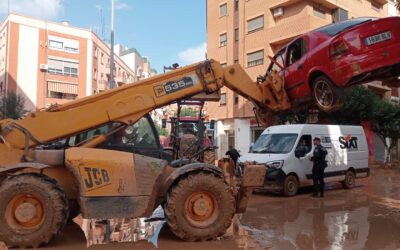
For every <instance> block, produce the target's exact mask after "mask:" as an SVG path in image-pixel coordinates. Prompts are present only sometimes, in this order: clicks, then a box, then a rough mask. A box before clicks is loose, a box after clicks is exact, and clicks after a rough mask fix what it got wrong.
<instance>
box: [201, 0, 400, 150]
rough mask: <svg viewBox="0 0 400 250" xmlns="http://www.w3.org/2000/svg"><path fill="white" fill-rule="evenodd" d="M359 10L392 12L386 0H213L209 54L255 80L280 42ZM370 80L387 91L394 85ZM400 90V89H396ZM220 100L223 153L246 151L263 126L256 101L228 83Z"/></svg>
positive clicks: (216, 106) (215, 108)
mask: <svg viewBox="0 0 400 250" xmlns="http://www.w3.org/2000/svg"><path fill="white" fill-rule="evenodd" d="M359 16H376V17H386V16H388V4H387V1H386V0H208V1H207V35H208V38H207V57H208V58H213V59H216V60H218V61H220V62H221V63H222V64H223V65H230V64H234V63H239V64H241V65H242V66H243V67H244V68H245V70H246V72H247V73H248V74H249V75H250V77H251V78H252V79H254V80H256V78H257V76H258V75H262V74H264V73H265V71H266V69H267V67H268V65H269V63H270V61H269V59H268V56H273V55H274V53H275V52H277V50H279V48H281V47H282V46H284V45H285V44H286V43H287V42H289V41H291V40H292V39H293V38H294V37H296V36H298V35H301V34H303V33H305V32H307V31H310V30H313V29H315V28H318V27H320V26H323V25H327V24H330V23H332V22H338V21H341V20H345V19H349V18H354V17H359ZM371 86H372V87H373V88H375V89H377V91H380V92H382V95H387V93H388V92H389V96H390V91H391V89H390V88H387V87H384V86H382V85H381V84H380V83H371ZM393 91H394V92H396V93H395V94H397V95H398V91H397V89H396V90H393ZM221 93H222V96H221V100H220V102H219V103H208V106H207V112H208V115H209V116H210V118H211V119H214V120H217V123H216V124H217V125H216V138H217V146H218V147H219V152H218V153H219V156H222V155H223V154H224V153H225V152H226V151H227V150H228V148H229V146H233V147H235V148H237V149H238V150H240V151H241V152H248V150H249V147H250V146H251V144H252V143H253V142H254V141H255V139H256V138H257V137H258V136H259V135H260V133H261V132H262V131H263V130H264V128H263V127H259V126H258V124H257V121H256V120H255V118H254V113H253V107H252V105H251V103H249V102H248V101H247V100H245V99H243V98H242V97H240V96H238V95H237V94H235V93H233V92H232V91H230V90H228V89H226V88H224V89H222V91H221Z"/></svg>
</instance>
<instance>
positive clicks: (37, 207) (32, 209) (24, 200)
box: [7, 194, 44, 229]
mask: <svg viewBox="0 0 400 250" xmlns="http://www.w3.org/2000/svg"><path fill="white" fill-rule="evenodd" d="M7 211H8V216H7V220H8V222H9V225H10V226H12V227H16V228H25V229H29V228H33V227H36V226H38V225H40V224H42V222H43V219H44V209H43V204H42V202H41V201H40V200H39V199H38V198H37V197H35V196H33V195H30V194H19V195H17V196H15V197H14V198H13V199H12V200H11V201H10V202H9V204H8V206H7Z"/></svg>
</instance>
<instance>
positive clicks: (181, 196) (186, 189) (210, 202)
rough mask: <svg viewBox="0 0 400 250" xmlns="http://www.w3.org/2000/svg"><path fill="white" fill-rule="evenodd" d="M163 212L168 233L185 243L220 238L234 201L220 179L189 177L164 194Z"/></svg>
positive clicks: (230, 214)
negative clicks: (170, 232) (165, 196)
mask: <svg viewBox="0 0 400 250" xmlns="http://www.w3.org/2000/svg"><path fill="white" fill-rule="evenodd" d="M165 213H166V215H167V221H168V225H169V228H170V229H171V231H172V232H173V233H174V234H175V235H176V236H178V237H179V238H181V239H183V240H186V241H205V240H212V239H215V238H216V237H219V236H222V235H223V234H224V233H225V232H226V230H227V229H228V227H229V226H230V225H231V223H232V217H233V215H234V213H235V198H234V196H233V194H232V191H231V190H230V189H229V187H228V186H227V185H226V184H225V183H224V181H223V180H222V179H221V178H218V177H216V176H215V175H213V174H211V173H195V174H190V175H189V176H187V177H186V178H182V179H181V180H179V182H178V183H177V184H176V185H175V186H174V187H172V189H171V190H170V191H169V193H168V197H167V202H166V205H165Z"/></svg>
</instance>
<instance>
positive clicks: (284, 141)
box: [251, 134, 297, 154]
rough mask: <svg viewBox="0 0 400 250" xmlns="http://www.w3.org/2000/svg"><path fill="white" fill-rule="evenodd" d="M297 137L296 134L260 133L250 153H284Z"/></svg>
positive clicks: (289, 149)
mask: <svg viewBox="0 0 400 250" xmlns="http://www.w3.org/2000/svg"><path fill="white" fill-rule="evenodd" d="M296 139H297V134H262V135H260V137H259V138H258V139H257V141H256V143H255V144H254V146H253V148H252V150H251V153H256V154H261V153H268V154H286V153H289V152H290V151H291V150H292V148H293V146H294V144H295V142H296Z"/></svg>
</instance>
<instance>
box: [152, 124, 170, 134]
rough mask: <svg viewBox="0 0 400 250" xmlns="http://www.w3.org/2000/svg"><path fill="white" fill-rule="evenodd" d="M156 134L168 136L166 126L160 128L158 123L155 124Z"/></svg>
mask: <svg viewBox="0 0 400 250" xmlns="http://www.w3.org/2000/svg"><path fill="white" fill-rule="evenodd" d="M155 126H156V129H157V132H158V135H161V136H168V130H167V129H166V128H162V127H161V126H160V125H158V124H155Z"/></svg>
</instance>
